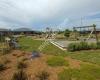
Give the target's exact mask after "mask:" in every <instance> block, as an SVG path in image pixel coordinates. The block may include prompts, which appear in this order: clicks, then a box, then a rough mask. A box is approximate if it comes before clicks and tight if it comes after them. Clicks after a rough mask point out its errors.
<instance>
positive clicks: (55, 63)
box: [47, 56, 69, 67]
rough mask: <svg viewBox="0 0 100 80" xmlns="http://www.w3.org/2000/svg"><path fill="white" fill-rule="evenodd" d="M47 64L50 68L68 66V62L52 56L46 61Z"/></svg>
mask: <svg viewBox="0 0 100 80" xmlns="http://www.w3.org/2000/svg"><path fill="white" fill-rule="evenodd" d="M47 64H48V65H49V66H52V67H57V66H68V65H69V64H68V61H66V60H65V59H64V58H63V57H61V56H54V57H50V58H48V60H47Z"/></svg>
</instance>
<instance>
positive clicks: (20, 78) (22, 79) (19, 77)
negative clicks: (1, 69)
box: [12, 70, 28, 80]
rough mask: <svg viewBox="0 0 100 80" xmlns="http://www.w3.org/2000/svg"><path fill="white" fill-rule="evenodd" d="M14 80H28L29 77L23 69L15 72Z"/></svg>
mask: <svg viewBox="0 0 100 80" xmlns="http://www.w3.org/2000/svg"><path fill="white" fill-rule="evenodd" d="M12 80H28V77H27V74H26V73H25V72H24V71H23V70H20V71H18V72H17V73H14V75H13V77H12Z"/></svg>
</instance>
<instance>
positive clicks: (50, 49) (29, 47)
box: [19, 37, 66, 56]
mask: <svg viewBox="0 0 100 80" xmlns="http://www.w3.org/2000/svg"><path fill="white" fill-rule="evenodd" d="M43 42H44V41H43V40H33V39H32V38H27V37H23V38H20V39H19V44H20V45H21V49H22V50H25V51H34V50H37V51H39V49H38V48H39V46H41V44H42V43H43ZM42 53H45V54H53V55H63V56H65V55H66V53H65V51H62V50H60V49H59V48H57V47H56V46H54V45H53V44H51V43H49V45H47V46H45V48H43V49H42Z"/></svg>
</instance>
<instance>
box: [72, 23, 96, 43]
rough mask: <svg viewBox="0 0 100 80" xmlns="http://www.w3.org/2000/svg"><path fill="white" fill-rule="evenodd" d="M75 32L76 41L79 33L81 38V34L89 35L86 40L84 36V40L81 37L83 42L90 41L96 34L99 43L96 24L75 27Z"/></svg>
mask: <svg viewBox="0 0 100 80" xmlns="http://www.w3.org/2000/svg"><path fill="white" fill-rule="evenodd" d="M90 28H91V29H90ZM78 29H79V31H77V30H78ZM86 29H88V30H86ZM73 31H74V33H75V39H77V35H76V34H77V32H79V33H80V36H81V34H89V35H88V37H87V38H84V36H83V37H82V38H81V37H80V38H81V41H88V40H90V38H91V36H92V34H94V35H95V39H96V42H97V43H98V37H97V32H96V25H95V24H93V25H90V26H82V27H73ZM77 40H80V39H77Z"/></svg>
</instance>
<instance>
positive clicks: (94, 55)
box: [69, 50, 100, 65]
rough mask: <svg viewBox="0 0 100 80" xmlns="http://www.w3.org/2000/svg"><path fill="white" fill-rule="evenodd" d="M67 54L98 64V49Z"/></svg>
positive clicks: (99, 57)
mask: <svg viewBox="0 0 100 80" xmlns="http://www.w3.org/2000/svg"><path fill="white" fill-rule="evenodd" d="M69 56H70V57H72V58H74V59H78V60H81V61H84V62H90V63H94V64H98V65H100V50H92V51H79V52H72V53H69Z"/></svg>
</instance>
